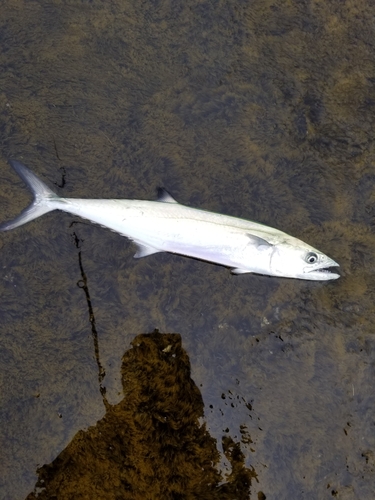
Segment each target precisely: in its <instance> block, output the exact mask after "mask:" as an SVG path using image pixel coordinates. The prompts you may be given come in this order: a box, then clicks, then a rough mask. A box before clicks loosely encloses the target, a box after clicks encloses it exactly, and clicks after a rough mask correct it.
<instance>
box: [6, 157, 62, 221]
mask: <svg viewBox="0 0 375 500" xmlns="http://www.w3.org/2000/svg"><path fill="white" fill-rule="evenodd" d="M9 163H10V164H11V166H12V167H13V168H14V170H15V171H16V172H17V174H18V175H19V176H20V177H21V179H22V180H23V181H24V182H25V183H26V184H27V186H28V187H29V189H30V190H31V191H32V193H33V195H34V200H33V202H32V203H31V205H29V206H28V207H27V208H25V210H23V212H22V213H21V214H20V215H19V216H18V217H16V218H15V219H13V220H12V221H9V222H4V223H3V224H0V231H9V230H10V229H14V228H15V227H18V226H22V224H26V222H29V221H31V220H33V219H36V218H37V217H40V216H41V215H43V214H45V213H47V212H50V211H51V210H55V208H57V207H56V206H55V205H53V204H51V203H50V202H51V201H57V200H59V199H60V198H59V196H57V194H55V193H54V192H53V191H52V190H51V189H49V188H48V187H47V186H46V185H45V184H44V182H42V181H41V180H40V179H38V177H37V176H36V175H35V174H33V173H32V172H31V171H30V170H29V169H28V168H27V167H25V165H22V163H20V162H19V161H15V160H10V161H9Z"/></svg>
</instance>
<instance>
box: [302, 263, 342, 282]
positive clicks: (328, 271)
mask: <svg viewBox="0 0 375 500" xmlns="http://www.w3.org/2000/svg"><path fill="white" fill-rule="evenodd" d="M337 267H339V265H338V264H337V266H328V267H321V268H319V269H312V270H311V271H308V272H307V275H308V276H309V277H308V279H315V280H337V278H340V275H339V274H338V272H337Z"/></svg>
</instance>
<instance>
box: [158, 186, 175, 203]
mask: <svg viewBox="0 0 375 500" xmlns="http://www.w3.org/2000/svg"><path fill="white" fill-rule="evenodd" d="M158 201H161V202H162V203H178V202H177V201H176V200H175V199H174V198H173V196H171V195H170V194H169V193H168V191H167V190H166V189H164V188H162V187H160V188H158Z"/></svg>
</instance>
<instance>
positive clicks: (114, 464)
mask: <svg viewBox="0 0 375 500" xmlns="http://www.w3.org/2000/svg"><path fill="white" fill-rule="evenodd" d="M122 385H123V391H124V398H123V399H122V401H121V402H120V403H118V404H117V405H114V406H110V407H108V408H107V411H106V414H105V416H104V417H103V418H102V419H101V420H100V421H99V422H97V424H96V425H95V426H93V427H90V428H89V429H88V430H87V431H79V432H78V433H77V434H76V436H75V437H74V438H73V439H72V441H71V442H70V443H69V445H68V446H67V448H66V449H65V450H64V451H62V452H61V453H60V455H59V456H58V457H57V458H56V459H55V460H54V461H53V462H52V463H51V464H49V465H44V466H43V467H41V468H40V469H39V470H38V476H39V479H38V482H37V484H36V487H35V490H34V492H33V493H31V494H30V495H28V497H27V499H28V500H31V499H36V498H38V499H39V500H43V499H52V498H56V499H59V500H68V499H69V500H75V499H77V498H82V499H103V500H104V499H105V500H112V499H113V500H115V499H116V500H117V499H121V498H126V499H132V500H133V499H134V500H146V499H156V498H160V499H162V498H163V499H171V500H174V499H183V498H186V499H189V498H192V499H193V498H197V499H207V500H211V499H223V500H225V499H228V500H229V499H230V500H234V499H239V500H242V499H243V500H245V499H247V498H248V496H249V493H250V484H251V479H252V478H254V477H256V474H255V471H254V470H253V469H248V468H246V467H245V466H244V455H243V453H242V452H241V449H240V445H239V443H235V442H234V441H233V439H232V438H231V437H230V436H226V437H225V438H224V439H223V443H222V445H223V450H224V453H225V456H226V457H227V459H228V461H229V463H230V464H231V467H232V472H231V474H230V476H229V477H228V479H227V480H226V481H223V477H222V475H221V474H220V473H219V472H218V470H217V468H216V467H215V466H217V465H218V462H219V459H220V456H219V452H218V450H217V444H216V440H215V439H213V438H212V437H211V436H210V434H209V432H208V431H207V430H206V425H205V424H204V423H202V422H201V421H200V419H201V418H202V417H203V400H202V396H201V394H200V392H199V389H198V387H197V386H196V385H195V383H194V382H193V380H192V379H191V377H190V362H189V358H188V356H187V354H186V352H185V351H184V349H183V348H182V345H181V336H180V335H178V334H161V333H159V332H154V333H151V334H144V335H138V336H137V337H135V339H134V340H133V342H132V349H129V350H128V351H127V352H126V353H125V354H124V356H123V359H122Z"/></svg>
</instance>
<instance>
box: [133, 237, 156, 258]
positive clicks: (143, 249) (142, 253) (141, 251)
mask: <svg viewBox="0 0 375 500" xmlns="http://www.w3.org/2000/svg"><path fill="white" fill-rule="evenodd" d="M134 243H135V244H136V245H137V248H138V250H137V252H136V253H135V254H134V258H135V259H141V258H142V257H147V256H148V255H152V254H153V253H158V252H161V250H158V249H157V248H153V247H149V246H147V245H144V244H143V243H138V242H136V241H135V242H134Z"/></svg>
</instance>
